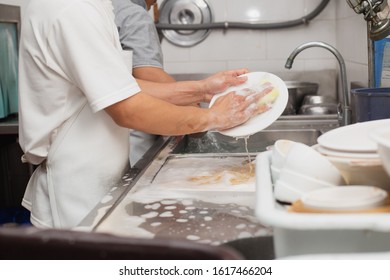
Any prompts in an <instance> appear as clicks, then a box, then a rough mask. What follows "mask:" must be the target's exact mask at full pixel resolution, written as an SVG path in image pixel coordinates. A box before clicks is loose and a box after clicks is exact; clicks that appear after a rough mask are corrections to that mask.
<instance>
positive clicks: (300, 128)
mask: <svg viewBox="0 0 390 280" xmlns="http://www.w3.org/2000/svg"><path fill="white" fill-rule="evenodd" d="M336 127H338V122H337V116H333V117H332V118H329V117H327V118H324V117H320V118H314V117H311V116H303V117H298V116H292V117H287V118H286V117H281V118H280V119H278V120H277V121H276V122H274V123H273V124H272V125H271V126H269V127H268V128H267V129H265V130H263V131H260V132H258V133H255V134H253V135H251V136H250V137H249V138H248V139H244V138H240V139H236V138H232V137H229V136H225V135H222V134H220V133H218V132H207V133H203V134H193V135H187V136H186V137H184V138H183V140H182V141H180V142H179V143H178V144H177V145H176V146H175V147H174V149H173V151H172V153H174V154H187V153H189V154H190V153H226V152H228V153H245V152H249V153H259V152H263V151H265V150H266V149H267V147H268V146H270V145H273V144H274V143H275V141H276V140H278V139H287V140H292V141H297V142H301V143H304V144H306V145H309V146H311V145H314V144H316V143H317V138H318V137H319V136H320V135H321V134H322V133H324V132H326V131H328V130H331V129H333V128H336ZM245 142H247V145H245Z"/></svg>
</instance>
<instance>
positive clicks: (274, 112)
mask: <svg viewBox="0 0 390 280" xmlns="http://www.w3.org/2000/svg"><path fill="white" fill-rule="evenodd" d="M244 76H247V77H248V80H247V81H246V82H245V83H244V84H242V85H240V86H235V87H230V88H229V89H227V90H226V91H224V92H222V93H220V94H218V95H215V96H214V97H213V98H212V100H211V102H210V107H211V106H212V105H213V104H214V102H215V101H216V100H217V99H218V98H219V97H221V96H223V95H225V94H227V93H229V92H231V91H239V90H243V89H245V88H259V87H260V86H261V85H262V84H264V83H266V82H270V83H271V84H272V85H273V86H274V87H275V88H276V89H277V90H278V92H279V96H278V98H277V99H276V101H275V103H274V104H273V106H272V108H271V109H269V110H268V111H266V112H264V113H261V114H259V115H256V116H254V117H253V118H251V119H249V120H248V121H247V122H246V123H244V124H242V125H239V126H236V127H234V128H231V129H227V130H224V131H218V132H219V133H221V134H224V135H227V136H231V137H237V138H239V137H246V136H250V135H252V134H254V133H256V132H259V131H261V130H263V129H264V128H266V127H268V126H269V125H271V124H272V123H273V122H274V121H276V120H277V119H278V118H279V117H280V115H281V114H282V113H283V111H284V109H285V107H286V105H287V101H288V90H287V87H286V84H285V83H284V82H283V81H282V80H281V79H280V78H279V77H278V76H275V75H274V74H271V73H267V72H252V73H248V74H245V75H244Z"/></svg>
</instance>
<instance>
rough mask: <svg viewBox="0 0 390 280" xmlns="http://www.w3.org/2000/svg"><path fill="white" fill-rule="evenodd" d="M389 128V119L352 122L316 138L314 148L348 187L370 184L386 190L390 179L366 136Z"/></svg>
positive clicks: (373, 142)
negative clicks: (384, 127)
mask: <svg viewBox="0 0 390 280" xmlns="http://www.w3.org/2000/svg"><path fill="white" fill-rule="evenodd" d="M386 125H387V126H388V125H390V120H389V119H385V120H375V121H369V122H362V123H356V124H352V125H348V126H343V127H339V128H336V129H334V130H331V131H329V132H327V133H324V134H322V135H321V136H320V137H318V139H317V142H318V145H316V146H314V148H315V149H316V150H317V151H318V152H320V153H321V154H323V155H324V156H326V157H327V158H328V159H329V160H330V161H331V162H332V163H333V164H334V165H335V166H336V167H337V168H338V169H339V170H340V172H341V173H342V175H343V177H344V179H345V181H346V182H347V184H349V185H371V186H377V187H381V188H384V189H387V190H390V178H389V176H388V174H387V173H386V171H385V170H384V168H383V165H382V160H381V158H380V156H379V154H378V151H377V150H378V148H377V143H376V142H375V141H374V140H373V139H372V137H371V136H370V134H371V133H372V131H373V130H375V129H377V128H379V127H383V126H386Z"/></svg>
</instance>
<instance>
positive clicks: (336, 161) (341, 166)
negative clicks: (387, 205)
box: [325, 156, 390, 191]
mask: <svg viewBox="0 0 390 280" xmlns="http://www.w3.org/2000/svg"><path fill="white" fill-rule="evenodd" d="M325 157H326V158H327V159H328V160H329V161H330V162H331V163H332V164H333V165H334V166H335V167H336V168H337V169H338V170H339V171H340V173H341V174H342V176H343V177H344V180H345V183H346V184H347V185H368V186H376V187H380V188H382V189H385V190H388V191H390V177H389V175H388V174H387V173H386V171H385V169H384V168H383V165H382V161H381V159H370V158H361V159H358V158H343V157H333V156H325Z"/></svg>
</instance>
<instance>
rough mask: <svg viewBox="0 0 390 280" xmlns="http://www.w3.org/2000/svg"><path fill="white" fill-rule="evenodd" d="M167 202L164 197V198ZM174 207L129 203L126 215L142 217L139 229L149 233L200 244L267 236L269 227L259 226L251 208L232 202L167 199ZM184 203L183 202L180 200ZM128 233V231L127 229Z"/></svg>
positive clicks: (269, 231)
mask: <svg viewBox="0 0 390 280" xmlns="http://www.w3.org/2000/svg"><path fill="white" fill-rule="evenodd" d="M165 201H167V200H165ZM169 201H170V202H174V203H173V204H171V206H175V208H174V209H173V208H172V210H170V211H166V209H164V208H163V207H160V208H158V209H156V210H152V211H151V208H156V207H155V205H157V204H163V203H162V201H154V202H150V203H146V204H144V203H138V202H132V203H131V205H128V206H127V207H126V208H127V214H128V218H127V219H129V218H131V217H134V218H139V217H142V218H143V222H141V223H139V224H138V227H139V229H140V230H141V231H140V232H142V231H145V232H148V234H151V235H153V236H161V237H172V238H177V239H187V240H191V241H195V242H198V243H203V244H210V245H220V244H221V243H225V242H228V241H231V240H235V239H238V238H247V237H255V236H259V235H261V236H265V235H271V234H272V232H271V229H270V228H267V227H265V226H263V225H261V224H260V223H259V222H258V221H257V220H256V219H254V218H253V209H251V208H250V207H246V206H242V205H238V204H235V203H226V204H216V203H209V202H205V201H201V200H192V205H191V206H190V205H188V200H186V199H181V198H178V199H169ZM182 201H185V202H186V205H184V204H183V203H182ZM129 234H130V235H131V232H129Z"/></svg>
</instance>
